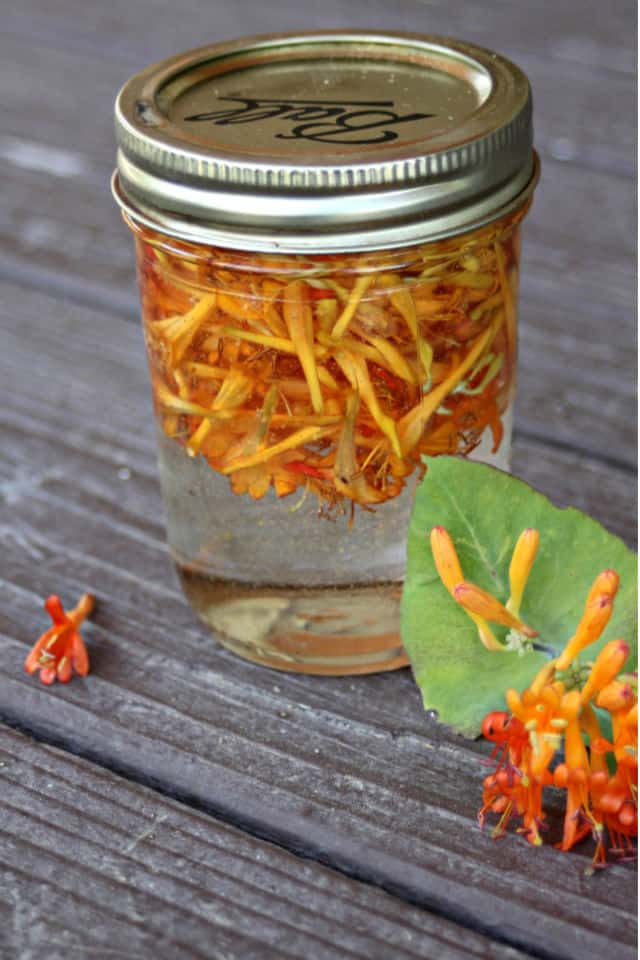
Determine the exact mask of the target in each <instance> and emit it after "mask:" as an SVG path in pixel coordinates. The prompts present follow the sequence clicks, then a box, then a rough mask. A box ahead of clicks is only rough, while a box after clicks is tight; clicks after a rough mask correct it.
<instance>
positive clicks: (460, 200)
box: [114, 34, 537, 674]
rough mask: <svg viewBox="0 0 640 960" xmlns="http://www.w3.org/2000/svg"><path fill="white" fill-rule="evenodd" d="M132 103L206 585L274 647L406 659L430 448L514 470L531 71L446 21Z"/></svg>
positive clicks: (369, 667) (126, 120) (188, 571)
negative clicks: (430, 29)
mask: <svg viewBox="0 0 640 960" xmlns="http://www.w3.org/2000/svg"><path fill="white" fill-rule="evenodd" d="M396 84H398V86H399V87H400V89H399V91H398V94H397V95H396V94H395V85H396ZM256 90H259V91H260V93H259V95H258V94H256ZM443 111H446V112H445V113H443ZM116 116H117V129H118V135H119V143H120V153H119V158H118V171H117V173H116V175H115V177H114V192H115V195H116V198H117V199H118V202H119V203H120V205H121V206H122V208H123V210H124V212H125V219H126V220H127V223H128V224H129V226H130V227H131V229H132V230H133V232H134V235H135V242H136V250H137V263H138V276H139V283H140V293H141V301H142V316H143V324H144V332H145V342H146V346H147V352H148V359H149V368H150V374H151V384H152V391H153V400H154V409H155V414H156V419H157V433H158V446H159V463H160V479H161V484H162V492H163V498H164V505H165V512H166V519H167V532H168V540H169V545H170V548H171V551H172V554H173V557H174V560H175V563H176V566H177V570H178V574H179V576H180V580H181V583H182V586H183V589H184V591H185V594H186V596H187V597H188V599H189V601H190V602H191V604H192V606H193V608H194V610H195V611H196V612H197V613H198V615H199V616H200V617H201V618H202V619H203V620H204V621H205V622H206V623H207V624H208V625H209V626H210V628H211V629H212V630H213V632H214V633H215V635H216V636H217V637H218V638H219V639H220V641H221V642H222V643H223V644H224V645H225V646H227V647H229V648H230V649H232V650H234V651H235V652H236V653H239V654H240V655H242V656H244V657H246V658H248V659H251V660H254V661H257V662H260V663H263V664H266V665H268V666H271V667H276V668H280V669H285V670H295V671H301V672H309V673H324V674H347V673H366V672H372V671H379V670H388V669H394V668H396V667H399V666H403V665H405V664H406V662H407V661H406V658H405V656H404V653H403V650H402V644H401V641H400V637H399V600H400V592H401V584H402V577H403V571H404V561H405V538H406V530H407V526H408V521H409V516H410V511H411V504H412V498H413V494H414V491H415V487H416V484H417V483H418V482H419V481H420V479H421V477H422V475H423V473H424V470H425V467H424V461H423V457H424V456H425V455H437V454H442V453H447V454H458V455H461V456H473V457H480V458H481V459H483V460H485V461H486V462H490V463H494V464H495V465H497V466H500V467H502V468H503V469H507V468H508V465H509V444H510V429H511V408H512V401H513V393H514V385H515V369H516V307H517V287H518V264H519V224H520V221H521V220H522V218H523V216H524V214H525V212H526V210H527V208H528V205H529V203H530V197H531V193H532V190H533V186H534V184H535V181H536V177H537V163H536V158H535V154H534V153H533V150H532V147H531V119H530V117H531V108H530V93H529V87H528V84H527V81H526V78H524V76H523V75H522V74H521V73H520V71H519V70H518V69H517V68H516V67H515V66H514V65H513V64H511V63H509V62H508V61H506V60H503V59H502V58H499V57H496V56H495V55H494V54H490V53H488V52H487V51H483V50H480V49H479V48H475V47H470V46H469V45H467V44H455V43H452V42H451V41H441V40H437V39H436V38H425V37H408V36H398V35H392V36H386V35H385V36H381V35H377V34H357V35H351V34H309V35H303V36H298V35H296V36H295V37H280V38H258V39H254V40H250V41H239V42H235V43H233V44H226V45H217V46H213V47H209V48H203V49H201V50H198V51H193V52H191V53H189V54H185V55H183V56H181V57H177V58H173V59H172V60H169V61H165V62H163V63H162V64H159V65H156V66H154V67H151V68H148V69H147V70H146V71H143V72H142V73H141V74H138V75H137V76H136V77H134V78H133V79H132V80H131V81H129V83H128V84H127V85H126V86H125V87H124V89H123V91H122V92H121V94H120V96H119V100H118V104H117V110H116Z"/></svg>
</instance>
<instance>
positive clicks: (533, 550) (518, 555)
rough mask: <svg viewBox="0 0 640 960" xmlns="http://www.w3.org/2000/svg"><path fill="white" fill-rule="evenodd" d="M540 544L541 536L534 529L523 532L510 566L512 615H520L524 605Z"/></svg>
mask: <svg viewBox="0 0 640 960" xmlns="http://www.w3.org/2000/svg"><path fill="white" fill-rule="evenodd" d="M539 543H540V534H539V533H538V531H537V530H534V529H533V527H529V528H528V529H526V530H523V531H522V533H521V534H520V536H519V537H518V541H517V543H516V545H515V548H514V550H513V555H512V557H511V563H510V565H509V585H510V587H511V594H510V596H509V599H508V600H507V610H508V611H509V612H510V613H513V614H515V615H516V616H517V615H518V613H519V611H520V604H521V603H522V594H523V593H524V588H525V586H526V585H527V580H528V579H529V574H530V573H531V568H532V567H533V562H534V560H535V558H536V554H537V552H538V544H539Z"/></svg>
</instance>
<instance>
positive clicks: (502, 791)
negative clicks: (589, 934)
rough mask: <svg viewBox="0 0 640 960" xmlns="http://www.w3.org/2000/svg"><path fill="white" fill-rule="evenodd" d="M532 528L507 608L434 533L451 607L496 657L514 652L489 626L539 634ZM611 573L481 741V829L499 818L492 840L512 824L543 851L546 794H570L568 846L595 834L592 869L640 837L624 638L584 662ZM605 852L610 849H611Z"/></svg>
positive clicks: (604, 618)
mask: <svg viewBox="0 0 640 960" xmlns="http://www.w3.org/2000/svg"><path fill="white" fill-rule="evenodd" d="M538 539H539V538H538V534H537V531H535V530H525V531H524V533H523V534H522V535H521V537H520V538H519V540H518V543H517V545H516V548H515V550H514V553H513V558H512V561H511V565H510V569H509V579H510V588H511V595H510V598H509V600H508V602H507V604H506V606H503V605H502V604H501V603H500V602H499V601H498V600H496V599H495V598H494V597H491V596H490V595H489V594H487V593H485V592H484V591H482V590H480V588H479V587H476V586H475V585H474V584H470V583H468V582H467V581H465V580H464V577H463V575H462V570H461V568H460V564H459V561H458V557H457V554H456V552H455V548H454V546H453V542H452V541H451V538H450V537H449V535H448V533H447V532H446V530H444V528H442V527H435V528H434V529H433V530H432V532H431V544H432V550H433V556H434V560H435V564H436V568H437V570H438V573H439V575H440V577H441V579H442V581H443V583H444V584H445V586H446V587H447V589H448V590H449V592H450V593H451V594H452V596H453V597H454V599H455V600H456V601H457V602H458V603H459V604H460V605H461V606H462V607H463V609H465V611H466V612H467V613H468V615H469V616H470V617H471V618H472V620H473V621H474V623H475V624H476V626H477V629H478V632H479V635H480V639H481V640H482V642H483V643H484V645H485V646H486V647H487V648H488V649H490V650H507V649H509V647H508V646H507V645H505V644H503V643H501V642H499V641H498V640H497V639H496V637H495V636H494V634H493V633H492V631H491V629H490V627H489V622H491V623H498V624H503V625H505V626H510V627H511V628H512V630H515V631H516V632H517V634H519V635H520V636H523V637H525V638H527V637H532V636H536V633H535V631H533V630H531V628H530V627H528V626H527V625H526V624H524V623H522V622H521V621H519V620H518V618H517V614H518V611H519V608H520V603H521V600H522V594H523V591H524V587H525V585H526V582H527V579H528V576H529V573H530V571H531V568H532V566H533V561H534V559H535V554H536V550H537V546H538ZM618 582H619V581H618V575H617V574H616V572H615V571H614V570H604V571H603V572H602V573H600V574H599V575H598V576H597V577H596V579H595V581H594V583H593V585H592V587H591V589H590V591H589V593H588V596H587V599H586V602H585V606H584V611H583V614H582V617H581V619H580V622H579V623H578V625H577V627H576V630H575V633H574V634H573V636H572V637H571V638H570V639H569V640H568V642H567V644H566V646H565V647H564V649H563V650H562V652H561V653H560V655H559V656H558V657H556V658H554V659H552V660H549V661H548V662H547V663H545V665H544V666H543V667H542V669H541V670H540V671H539V672H538V674H537V675H536V676H535V677H534V679H533V681H532V683H531V684H530V685H529V687H528V688H527V689H526V690H524V691H523V692H522V693H521V694H520V693H518V692H517V691H516V690H513V689H512V690H507V692H506V701H507V706H508V708H509V710H508V711H495V712H492V713H489V714H488V715H487V716H486V717H485V719H484V722H483V725H482V733H483V735H484V736H485V737H486V738H487V739H488V740H491V741H492V742H493V743H495V748H494V750H493V753H492V755H491V757H492V759H493V760H495V761H496V768H495V770H494V771H493V773H491V774H489V775H488V776H487V777H485V780H484V788H483V803H482V807H481V809H480V812H479V821H480V825H481V826H482V825H483V824H484V821H485V818H486V816H487V814H488V813H493V814H498V815H499V820H498V823H497V825H496V827H495V828H494V830H493V836H494V837H500V836H502V835H503V834H504V833H505V831H506V829H507V825H508V824H509V822H510V821H511V820H512V819H515V820H516V821H518V822H519V826H518V832H520V833H522V834H524V836H525V837H526V839H527V840H528V841H529V843H531V844H535V845H539V844H541V843H542V838H541V833H542V832H543V831H544V829H545V813H544V809H543V793H544V789H545V787H551V786H553V787H556V788H558V789H560V790H563V791H566V813H565V818H564V829H563V835H562V840H561V842H560V843H559V844H557V846H558V847H559V849H561V850H565V851H566V850H570V849H571V848H572V847H573V846H575V844H577V843H578V842H579V841H580V840H582V839H584V838H585V837H586V836H587V835H588V834H591V835H592V836H593V837H594V839H595V841H596V850H595V854H594V857H593V863H592V868H597V867H602V866H604V865H605V864H606V862H607V853H611V854H615V855H617V856H618V857H620V858H621V859H625V858H630V857H632V856H634V854H635V846H634V843H633V838H635V837H637V835H638V753H637V747H638V735H637V724H638V691H637V675H636V674H628V675H626V676H625V675H623V674H622V670H623V668H624V666H625V664H626V661H627V658H628V656H629V646H628V644H627V643H625V642H624V640H621V639H618V640H611V641H609V642H608V643H607V644H605V645H604V647H603V648H602V649H601V650H600V652H599V654H598V655H597V657H596V659H595V660H594V661H593V662H592V663H591V664H589V665H588V666H584V667H581V666H580V665H579V664H578V661H577V657H578V655H579V654H580V653H581V652H582V651H583V650H584V649H585V648H586V647H588V646H589V645H590V644H592V643H594V642H595V641H596V640H598V639H599V638H600V636H601V635H602V633H603V631H604V629H605V627H606V626H607V624H608V622H609V620H610V618H611V614H612V612H613V604H614V599H615V595H616V593H617V590H618ZM596 708H597V709H598V710H599V711H600V716H602V712H603V711H604V712H606V713H608V715H609V717H610V727H611V731H612V734H611V739H610V740H607V739H606V738H605V737H604V736H603V733H602V730H601V726H600V721H599V719H598V712H597V710H596ZM607 846H608V849H607Z"/></svg>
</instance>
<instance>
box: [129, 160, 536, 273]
mask: <svg viewBox="0 0 640 960" xmlns="http://www.w3.org/2000/svg"><path fill="white" fill-rule="evenodd" d="M539 178H540V159H539V157H538V154H537V153H536V151H535V150H532V156H531V163H530V164H528V165H527V166H526V167H524V168H523V169H522V171H520V173H519V175H518V176H517V177H516V178H513V179H512V180H510V181H509V182H508V183H507V184H505V185H503V187H502V188H501V189H499V190H496V191H494V192H493V193H492V195H491V201H492V202H491V206H490V207H488V205H487V198H486V197H483V198H480V200H478V201H477V202H476V203H470V204H467V205H465V207H464V208H462V209H459V210H457V211H454V212H452V211H451V210H450V209H449V210H447V211H446V212H445V213H444V214H443V215H441V216H440V217H429V216H427V215H425V216H424V217H423V218H419V216H417V217H416V216H415V211H414V217H413V218H412V219H411V221H410V222H402V223H395V224H393V223H392V224H390V223H389V222H388V220H387V221H386V222H381V223H379V224H377V225H375V226H373V227H371V228H370V229H367V230H363V229H361V228H359V229H353V230H351V231H350V230H349V229H348V228H345V224H344V220H341V221H340V223H339V224H338V225H337V226H336V229H335V231H333V232H331V231H326V230H324V231H322V232H319V231H318V230H317V229H316V230H314V224H313V220H312V219H311V220H309V219H308V218H307V220H306V222H305V224H304V226H301V228H300V229H298V230H292V229H287V230H286V231H284V230H282V229H278V228H277V227H276V226H273V225H272V226H270V227H269V228H268V229H265V231H264V232H262V231H257V230H255V229H252V230H247V229H246V228H243V224H242V220H241V219H239V220H238V222H237V223H233V224H230V223H227V222H224V223H221V222H217V223H216V222H213V221H211V222H203V221H202V220H201V219H200V218H198V219H196V218H190V217H189V216H185V214H183V213H178V212H170V211H165V210H163V211H159V210H158V209H157V208H153V207H149V206H147V205H146V204H145V203H144V201H143V200H142V198H141V197H135V199H134V197H133V196H132V193H133V191H131V189H130V190H129V192H125V191H124V189H123V186H122V183H121V178H120V175H119V169H116V170H114V172H113V176H112V178H111V192H112V194H113V197H114V199H115V201H116V203H117V204H118V206H119V207H120V209H121V210H122V211H123V212H124V213H126V214H127V215H128V216H129V217H130V219H131V220H132V221H133V222H134V223H136V224H140V225H141V226H144V227H147V228H149V229H151V230H156V231H158V232H159V233H164V234H166V235H167V236H170V237H175V238H176V239H178V240H186V241H189V242H192V243H197V244H207V245H209V246H220V247H224V248H227V249H233V250H242V251H247V252H256V253H317V254H326V253H350V252H358V251H362V252H365V251H371V250H393V249H398V248H400V247H405V246H413V245H419V244H422V243H431V242H435V241H437V240H445V239H447V238H448V237H453V236H457V235H459V234H463V233H469V232H471V231H473V230H477V229H479V228H480V227H483V226H487V225H488V224H490V223H492V222H494V221H496V220H500V219H502V217H505V216H507V215H508V214H510V213H512V212H514V211H515V210H517V209H518V208H519V207H521V206H522V205H523V204H524V203H526V201H527V200H528V199H529V197H530V196H531V195H532V193H533V191H534V189H535V187H536V185H537V183H538V180H539ZM406 192H407V191H406V189H405V190H403V194H406ZM417 192H418V193H419V191H417ZM361 199H362V198H360V200H361ZM378 199H379V196H377V197H376V200H378ZM341 200H342V201H343V203H344V197H342V198H341ZM236 202H237V195H236ZM246 202H247V204H248V205H249V206H250V205H251V204H253V205H254V206H255V203H256V202H259V198H257V197H256V196H255V195H253V196H251V195H248V196H247V198H246ZM319 202H320V203H322V204H323V207H324V208H325V209H326V202H327V201H326V197H323V198H319ZM419 207H420V198H419V197H417V198H416V204H415V210H416V211H417V210H419ZM341 212H342V213H343V212H344V211H343V210H342V211H341Z"/></svg>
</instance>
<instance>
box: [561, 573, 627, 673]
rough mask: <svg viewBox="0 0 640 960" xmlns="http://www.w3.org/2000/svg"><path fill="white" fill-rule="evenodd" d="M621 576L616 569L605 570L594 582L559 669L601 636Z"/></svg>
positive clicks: (607, 620) (611, 608) (608, 618)
mask: <svg viewBox="0 0 640 960" xmlns="http://www.w3.org/2000/svg"><path fill="white" fill-rule="evenodd" d="M618 583H619V578H618V574H617V573H616V572H615V570H603V571H602V573H600V574H598V576H597V577H596V579H595V580H594V582H593V585H592V587H591V590H590V591H589V594H588V596H587V602H586V603H585V607H584V613H583V614H582V619H581V620H580V623H579V624H578V627H577V629H576V632H575V634H574V635H573V637H572V638H571V639H570V640H569V642H568V643H567V646H566V647H565V649H564V650H563V651H562V653H561V654H560V656H559V658H558V663H557V668H558V670H566V669H567V667H569V666H570V664H571V662H572V661H573V660H574V659H575V658H576V657H577V655H578V654H579V653H580V651H581V650H583V649H584V648H585V647H588V646H589V645H590V644H592V643H593V642H594V641H595V640H597V639H598V637H599V636H601V634H602V632H603V630H604V628H605V627H606V625H607V624H608V622H609V620H610V618H611V614H612V612H613V600H614V597H615V595H616V593H617V592H618Z"/></svg>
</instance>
